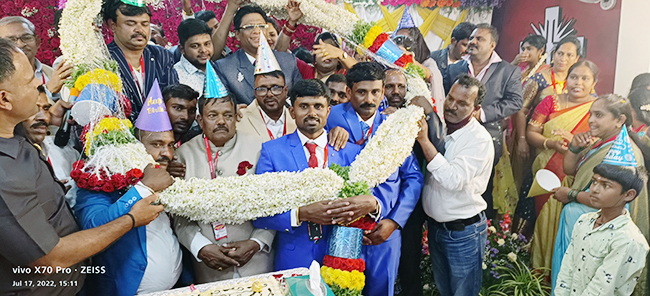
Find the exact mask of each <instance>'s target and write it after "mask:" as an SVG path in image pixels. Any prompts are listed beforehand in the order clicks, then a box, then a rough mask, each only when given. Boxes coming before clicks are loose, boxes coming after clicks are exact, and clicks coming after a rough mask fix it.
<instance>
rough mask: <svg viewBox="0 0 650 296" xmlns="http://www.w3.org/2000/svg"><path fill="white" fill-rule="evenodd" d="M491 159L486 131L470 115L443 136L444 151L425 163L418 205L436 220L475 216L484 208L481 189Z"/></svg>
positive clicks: (489, 167)
mask: <svg viewBox="0 0 650 296" xmlns="http://www.w3.org/2000/svg"><path fill="white" fill-rule="evenodd" d="M493 160H494V144H493V143H492V137H491V136H490V133H488V131H487V130H486V129H485V128H484V127H483V126H482V125H481V124H480V123H479V122H478V121H477V120H476V119H474V118H472V119H471V120H470V122H469V123H468V124H467V125H465V126H464V127H462V128H461V129H459V130H457V131H455V132H454V133H452V134H451V135H448V136H447V137H446V138H445V155H444V156H443V155H442V154H440V153H438V154H437V155H436V156H435V157H434V158H433V159H432V160H431V162H429V164H427V173H426V176H425V183H424V188H423V189H422V198H423V200H422V206H423V207H424V212H426V213H427V215H428V216H429V217H431V218H433V219H434V220H436V221H438V222H450V221H454V220H458V219H467V218H471V217H473V216H475V215H476V214H478V213H480V212H481V211H483V210H485V209H486V208H487V203H486V202H485V200H483V197H482V196H481V194H483V192H485V189H486V187H487V184H488V181H489V180H490V174H491V173H492V163H493Z"/></svg>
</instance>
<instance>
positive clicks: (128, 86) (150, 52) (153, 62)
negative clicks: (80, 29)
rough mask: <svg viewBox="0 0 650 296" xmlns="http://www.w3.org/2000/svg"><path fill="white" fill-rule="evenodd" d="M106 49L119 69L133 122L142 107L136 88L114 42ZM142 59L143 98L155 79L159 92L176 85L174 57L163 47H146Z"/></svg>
mask: <svg viewBox="0 0 650 296" xmlns="http://www.w3.org/2000/svg"><path fill="white" fill-rule="evenodd" d="M107 47H108V52H110V54H111V57H113V59H114V60H115V61H117V64H118V66H119V67H120V78H122V84H123V85H124V88H123V90H122V92H123V93H124V95H126V97H127V98H129V101H131V109H133V112H132V113H131V116H130V119H131V121H133V122H135V119H136V118H138V114H139V113H140V110H141V109H142V105H143V104H142V98H141V97H140V94H139V91H138V86H137V85H136V82H135V79H134V78H133V74H131V69H130V68H129V63H128V62H127V61H126V58H124V53H122V50H121V49H120V48H119V47H118V46H117V44H115V41H113V42H111V43H109V44H108V45H107ZM142 58H143V62H144V70H145V71H144V76H145V77H144V89H143V90H142V91H143V92H144V95H145V96H146V95H148V94H149V90H151V86H153V82H154V80H155V79H158V84H159V85H160V89H161V90H162V89H163V88H165V86H168V85H171V84H177V83H178V74H177V73H176V70H174V56H173V55H172V53H170V52H169V51H168V50H166V49H165V48H164V47H162V46H157V45H147V47H145V48H144V51H143V52H142Z"/></svg>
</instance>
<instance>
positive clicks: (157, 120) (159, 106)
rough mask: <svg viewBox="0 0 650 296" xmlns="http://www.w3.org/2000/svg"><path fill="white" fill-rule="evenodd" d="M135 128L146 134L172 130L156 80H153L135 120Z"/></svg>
mask: <svg viewBox="0 0 650 296" xmlns="http://www.w3.org/2000/svg"><path fill="white" fill-rule="evenodd" d="M135 127H136V128H138V129H139V130H142V131H148V132H166V131H171V130H172V124H171V122H170V120H169V115H168V114H167V108H166V107H165V101H164V100H163V97H162V93H161V91H160V86H159V85H158V79H156V80H154V82H153V86H151V90H150V91H149V95H148V96H147V100H146V101H145V102H144V106H143V107H142V110H140V114H139V115H138V119H136V120H135Z"/></svg>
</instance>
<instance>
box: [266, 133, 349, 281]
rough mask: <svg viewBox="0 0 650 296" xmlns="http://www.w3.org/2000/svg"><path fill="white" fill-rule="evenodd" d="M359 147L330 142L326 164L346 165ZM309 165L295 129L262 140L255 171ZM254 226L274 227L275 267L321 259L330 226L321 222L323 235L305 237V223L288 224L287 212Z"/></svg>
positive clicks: (291, 169) (294, 169) (297, 169)
mask: <svg viewBox="0 0 650 296" xmlns="http://www.w3.org/2000/svg"><path fill="white" fill-rule="evenodd" d="M359 151H361V148H360V147H359V146H357V145H354V144H348V145H346V146H345V148H343V149H341V150H339V151H336V150H334V148H333V147H332V146H328V149H327V154H328V156H327V163H328V164H327V165H328V166H330V165H332V164H338V165H341V166H348V165H350V164H351V163H352V161H354V158H355V157H356V156H357V154H358V153H359ZM307 168H309V163H308V161H307V157H306V155H305V151H304V149H303V146H302V143H301V142H300V138H299V137H298V131H295V132H294V133H292V134H288V135H286V136H284V137H281V138H278V139H275V140H271V141H269V142H266V143H264V144H262V152H261V155H260V159H259V160H258V162H257V174H263V173H266V172H300V171H303V170H305V169H307ZM253 225H254V226H255V227H257V228H264V229H274V230H277V231H278V232H277V233H276V234H275V241H274V248H275V270H285V269H291V268H298V267H309V265H310V264H311V262H312V261H313V260H316V261H318V262H320V263H321V264H322V263H323V257H325V255H326V254H327V238H328V237H329V232H330V226H325V225H324V226H323V239H321V240H320V241H319V242H318V243H315V242H313V241H310V240H309V233H308V226H307V223H302V225H300V226H299V227H295V228H294V227H291V212H290V211H288V212H285V213H282V214H278V215H275V216H271V217H264V218H259V219H257V220H255V221H253Z"/></svg>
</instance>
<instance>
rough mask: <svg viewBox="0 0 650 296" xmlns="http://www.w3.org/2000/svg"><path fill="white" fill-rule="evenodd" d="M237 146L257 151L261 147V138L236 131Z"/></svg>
mask: <svg viewBox="0 0 650 296" xmlns="http://www.w3.org/2000/svg"><path fill="white" fill-rule="evenodd" d="M237 145H238V146H242V145H243V146H244V147H247V148H248V149H251V148H254V147H257V148H258V149H259V148H260V147H262V138H260V137H259V136H257V135H252V134H250V133H246V132H242V131H237Z"/></svg>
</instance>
